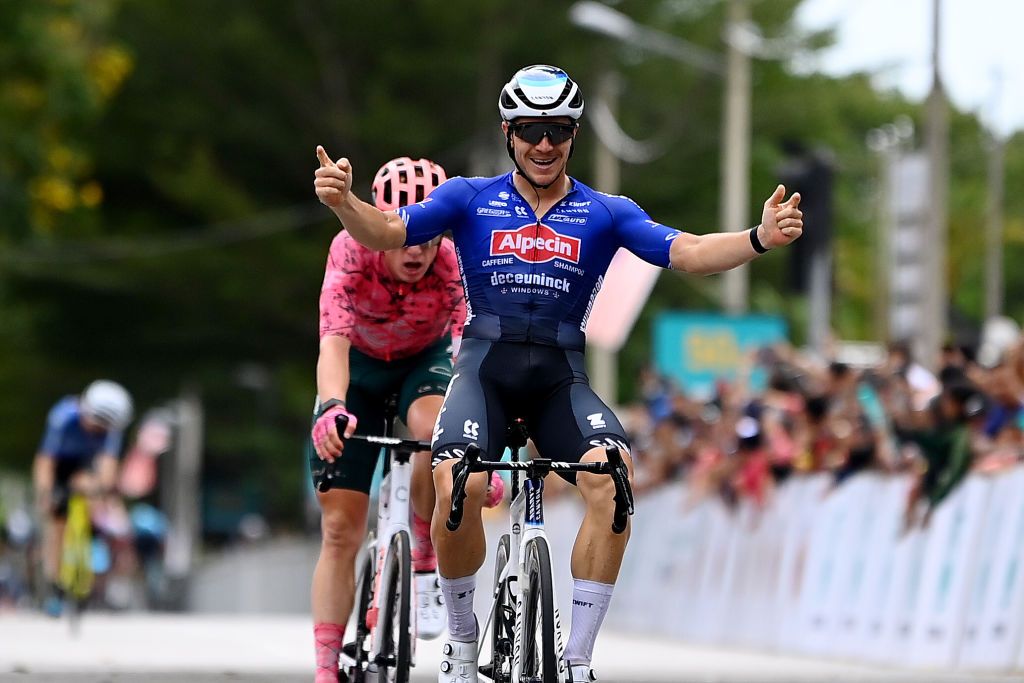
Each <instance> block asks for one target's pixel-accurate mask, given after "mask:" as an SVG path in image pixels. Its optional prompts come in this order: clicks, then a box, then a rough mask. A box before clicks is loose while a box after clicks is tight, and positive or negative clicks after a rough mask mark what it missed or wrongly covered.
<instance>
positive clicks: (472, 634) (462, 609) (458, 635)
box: [437, 574, 477, 643]
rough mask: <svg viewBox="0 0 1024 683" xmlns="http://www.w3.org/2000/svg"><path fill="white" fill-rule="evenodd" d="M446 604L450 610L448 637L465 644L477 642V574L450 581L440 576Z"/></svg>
mask: <svg viewBox="0 0 1024 683" xmlns="http://www.w3.org/2000/svg"><path fill="white" fill-rule="evenodd" d="M437 578H438V581H439V583H440V584H441V592H442V593H444V604H445V607H447V608H448V635H450V636H451V639H452V640H458V641H461V642H463V643H473V642H476V638H477V632H476V617H475V616H473V595H474V594H475V593H476V574H470V575H469V576H463V577H461V578H458V579H449V578H446V577H444V576H440V575H439V576H438V577H437Z"/></svg>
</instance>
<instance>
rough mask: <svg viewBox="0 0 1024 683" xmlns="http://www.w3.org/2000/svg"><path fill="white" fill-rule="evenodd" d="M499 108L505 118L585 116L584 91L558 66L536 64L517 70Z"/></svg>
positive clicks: (502, 95) (499, 99) (575, 118)
mask: <svg viewBox="0 0 1024 683" xmlns="http://www.w3.org/2000/svg"><path fill="white" fill-rule="evenodd" d="M498 111H500V112H501V118H502V119H503V120H505V121H511V120H512V119H515V118H518V117H520V116H568V117H569V118H571V119H572V120H573V121H578V120H579V119H580V117H581V116H583V93H582V92H581V91H580V87H579V86H578V85H576V82H575V81H573V80H572V79H571V78H569V74H567V73H565V71H563V70H562V69H559V68H558V67H557V66H548V65H547V64H534V65H533V66H527V67H524V68H522V69H520V70H519V71H517V72H516V74H515V76H513V77H512V80H511V81H509V82H508V83H506V84H505V87H504V88H502V89H501V96H500V97H498Z"/></svg>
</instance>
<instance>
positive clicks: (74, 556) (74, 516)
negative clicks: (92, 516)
mask: <svg viewBox="0 0 1024 683" xmlns="http://www.w3.org/2000/svg"><path fill="white" fill-rule="evenodd" d="M93 580H94V576H93V571H92V523H91V522H90V520H89V501H88V498H86V496H85V495H84V494H82V493H79V492H75V491H72V492H71V493H70V495H69V498H68V514H67V520H66V522H65V524H64V536H63V538H62V539H61V546H60V566H59V569H58V574H57V583H58V585H59V586H60V588H61V590H62V591H63V593H64V607H65V609H66V610H67V614H68V619H69V623H70V624H71V632H72V633H74V634H77V633H78V631H79V628H80V626H81V616H82V610H83V609H84V608H85V605H86V603H87V602H88V601H89V596H90V595H92V587H93Z"/></svg>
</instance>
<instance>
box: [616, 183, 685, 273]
mask: <svg viewBox="0 0 1024 683" xmlns="http://www.w3.org/2000/svg"><path fill="white" fill-rule="evenodd" d="M611 199H612V200H613V208H612V209H611V211H612V217H613V220H614V221H615V229H616V232H617V234H618V236H619V242H620V243H621V245H622V246H623V247H625V248H626V249H628V250H629V251H631V252H633V253H634V254H636V255H637V256H638V257H640V258H641V259H643V260H644V261H647V262H648V263H650V264H651V265H654V266H658V267H659V268H671V267H672V262H671V258H670V255H669V250H670V249H671V248H672V240H674V239H675V238H676V235H679V234H680V231H679V230H676V229H675V228H670V227H669V226H667V225H662V224H661V223H658V222H656V221H653V220H651V217H650V216H648V215H647V212H646V211H644V210H643V209H641V208H640V206H639V205H638V204H637V203H636V202H634V201H633V200H632V199H629V198H628V197H612V198H611Z"/></svg>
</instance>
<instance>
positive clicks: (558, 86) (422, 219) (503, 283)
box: [315, 65, 803, 683]
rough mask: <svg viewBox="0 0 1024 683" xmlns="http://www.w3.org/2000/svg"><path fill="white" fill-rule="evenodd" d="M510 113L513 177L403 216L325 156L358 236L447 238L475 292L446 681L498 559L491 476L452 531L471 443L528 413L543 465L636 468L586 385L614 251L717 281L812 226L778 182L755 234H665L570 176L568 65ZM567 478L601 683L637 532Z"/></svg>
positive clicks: (571, 654)
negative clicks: (367, 198) (477, 595)
mask: <svg viewBox="0 0 1024 683" xmlns="http://www.w3.org/2000/svg"><path fill="white" fill-rule="evenodd" d="M498 108H499V111H500V113H501V118H502V123H501V127H502V132H503V134H504V136H505V141H506V148H507V150H508V154H509V156H510V157H511V158H512V161H513V163H514V165H515V169H516V170H515V171H514V172H510V173H507V174H505V175H502V176H497V177H494V178H453V179H452V180H449V181H448V182H447V183H445V185H444V186H442V187H441V188H439V189H438V190H437V191H436V192H435V193H434V194H433V195H432V196H431V197H430V200H429V201H426V202H421V203H418V204H414V205H411V206H407V207H403V208H401V209H399V210H398V211H397V212H381V211H380V210H378V209H377V208H375V207H373V206H370V205H368V204H366V203H364V202H362V201H360V200H359V199H358V198H357V197H356V196H355V195H354V194H353V193H352V192H351V188H352V167H351V164H350V163H349V162H348V160H347V159H339V160H338V161H336V162H332V161H331V160H330V159H329V158H328V157H327V155H326V152H324V150H323V148H318V150H317V154H318V156H319V158H320V168H319V169H317V171H316V173H315V176H316V180H315V187H316V192H317V196H318V197H319V198H320V201H321V202H322V203H324V204H325V205H326V206H328V207H330V208H331V209H332V210H333V211H334V213H335V215H336V216H337V217H338V219H339V220H340V221H341V222H342V223H343V224H344V226H345V228H346V229H347V230H349V231H350V233H351V234H352V236H353V237H354V238H355V239H357V240H359V241H360V242H362V243H363V244H366V245H368V246H370V247H373V248H376V249H393V248H396V247H400V246H401V245H403V244H419V243H421V242H423V241H424V240H429V239H431V238H433V237H434V236H436V235H439V234H441V232H442V231H444V230H446V229H450V230H451V231H452V235H453V239H454V241H455V246H456V250H457V253H458V256H459V266H460V268H461V269H462V275H463V281H464V282H465V285H466V297H467V301H468V304H467V305H468V307H469V310H470V311H471V314H470V316H469V319H468V321H467V324H466V329H465V340H464V342H463V345H462V350H461V352H460V354H459V358H458V362H457V364H456V367H455V370H454V373H455V374H454V376H453V378H452V383H451V386H450V388H449V390H448V395H447V396H446V398H445V401H444V406H443V408H442V410H441V413H440V415H439V418H438V421H437V425H436V427H435V429H434V435H433V436H434V438H433V447H432V450H433V463H434V468H435V469H434V482H435V491H436V494H437V506H436V509H435V514H434V525H433V538H434V546H435V548H436V549H437V556H438V563H439V569H440V574H441V579H440V581H441V588H442V591H443V592H444V597H445V603H446V607H447V610H448V630H449V636H450V640H449V641H448V642H447V643H446V644H445V646H444V649H443V653H444V656H443V659H442V661H441V671H440V674H439V676H438V681H439V682H440V683H462V682H465V681H475V680H476V678H477V655H478V651H477V640H478V638H479V626H478V624H477V621H476V619H475V617H474V614H473V595H474V592H475V589H476V572H477V570H479V568H480V567H481V566H482V565H483V562H484V557H485V554H486V539H485V538H484V528H483V523H482V520H481V513H480V509H481V506H482V500H483V497H484V490H485V484H486V478H485V477H484V475H483V474H482V473H478V474H474V475H472V476H471V477H470V481H469V484H468V486H467V493H468V496H469V497H468V498H467V499H466V501H465V503H464V517H463V522H462V526H461V527H460V528H459V530H458V531H456V532H449V531H448V530H447V528H446V526H445V521H446V519H447V516H448V513H449V510H450V506H451V491H452V480H453V476H452V470H453V467H454V466H455V464H456V463H457V462H458V461H459V459H460V458H461V457H462V455H463V454H464V453H465V449H466V447H467V446H468V445H469V444H471V443H476V444H477V445H478V446H479V447H480V448H481V449H482V451H483V457H485V458H487V459H491V460H495V459H498V458H500V457H501V456H502V452H503V450H504V448H503V447H504V442H505V429H506V426H507V421H508V420H510V419H512V418H515V417H525V419H526V422H527V427H528V428H529V431H530V435H531V437H532V438H533V440H534V443H535V445H536V446H537V449H538V451H539V453H540V455H541V456H542V457H544V458H551V459H554V460H565V461H584V462H600V461H605V460H606V456H605V447H606V446H611V445H614V446H617V447H618V448H619V449H620V450H621V451H623V458H624V459H625V460H626V462H627V463H629V454H628V441H627V439H626V436H625V432H624V430H623V428H622V425H621V424H620V423H619V421H618V419H617V418H616V417H615V415H614V414H613V413H612V411H611V410H610V409H609V408H608V406H607V405H606V404H605V403H604V402H603V401H602V400H601V399H600V398H599V397H598V396H597V394H596V393H594V391H593V390H592V389H591V388H590V384H589V380H588V378H587V374H586V369H585V367H584V358H583V351H584V347H585V330H586V325H587V318H588V316H589V313H590V309H591V307H592V305H593V302H594V299H595V297H596V296H597V292H598V290H599V289H600V287H601V284H602V282H603V278H604V274H605V271H606V270H607V268H608V265H609V263H610V262H611V259H612V256H613V255H614V254H615V252H616V251H617V250H618V249H619V248H620V247H623V248H626V249H628V250H630V251H632V252H633V253H634V254H636V255H637V256H639V257H641V258H643V259H644V260H646V261H648V262H649V263H652V264H654V265H657V266H660V267H663V268H672V269H675V270H681V271H686V272H691V273H698V274H710V273H717V272H721V271H724V270H728V269H730V268H734V267H736V266H739V265H741V264H744V263H747V262H748V261H751V260H753V259H754V258H755V257H756V256H757V255H758V254H761V253H764V252H765V251H767V250H768V249H770V248H773V247H779V246H783V245H786V244H789V243H790V242H792V241H793V240H795V239H796V238H797V237H799V236H800V233H801V231H802V229H803V221H802V219H801V213H800V210H799V209H798V204H799V201H800V198H799V195H796V194H794V195H793V196H792V197H791V198H790V199H789V200H787V201H785V202H783V198H784V196H785V188H784V187H783V186H781V185H779V186H778V187H777V188H776V189H775V191H774V192H773V193H772V195H771V197H769V198H768V200H767V201H766V202H765V204H764V210H763V213H762V216H761V223H760V224H759V225H757V226H755V227H753V228H750V229H749V230H744V231H739V232H727V233H715V234H706V235H697V234H692V233H686V232H680V231H678V230H675V229H673V228H670V227H668V226H665V225H661V224H660V223H657V222H656V221H653V220H651V219H650V217H649V216H648V215H647V214H646V213H645V212H644V211H643V209H641V208H640V207H639V206H637V204H636V203H634V202H633V201H632V200H630V199H628V198H626V197H621V196H611V195H607V194H604V193H601V192H596V191H594V190H592V189H591V188H589V187H587V186H586V185H584V184H583V183H580V182H579V181H577V180H575V179H573V178H571V177H569V176H568V175H567V173H566V166H567V164H568V161H569V158H570V156H571V155H572V151H573V144H574V141H575V138H576V134H577V132H578V129H579V119H580V117H581V116H582V114H583V95H582V93H581V92H580V89H579V87H578V86H577V84H576V83H575V82H573V80H572V79H570V78H569V76H568V75H567V74H566V73H565V72H564V71H563V70H562V69H559V68H556V67H552V66H546V65H536V66H532V67H527V68H525V69H521V70H520V71H518V72H517V73H516V74H515V75H514V76H513V77H512V80H511V81H509V82H508V84H506V85H505V86H504V87H503V88H502V91H501V94H500V96H499V101H498ZM566 478H569V479H571V480H572V483H575V484H577V486H578V489H579V491H580V493H581V494H582V497H583V501H584V504H585V506H586V513H585V516H584V520H583V524H582V526H581V528H580V532H579V535H578V536H577V539H576V545H575V547H574V548H573V553H572V575H573V577H574V588H573V609H572V626H571V629H570V633H569V641H568V645H567V647H566V649H565V653H564V659H565V660H566V662H567V664H568V665H569V670H570V676H571V680H572V681H574V682H575V681H589V680H593V678H592V677H593V672H592V671H591V669H590V661H591V655H592V652H593V647H594V642H595V639H596V637H597V632H598V630H599V628H600V626H601V623H602V621H603V620H604V615H605V613H606V612H607V609H608V603H609V601H610V599H611V594H612V589H613V587H614V583H615V580H616V578H617V576H618V572H619V567H620V565H621V562H622V556H623V554H624V552H625V549H626V541H627V537H628V533H625V534H621V535H616V534H614V533H613V532H612V530H611V524H612V517H613V514H614V509H615V504H614V501H613V497H614V494H615V490H614V483H613V482H612V481H611V478H609V477H603V476H600V475H595V474H580V475H579V476H578V477H566Z"/></svg>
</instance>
